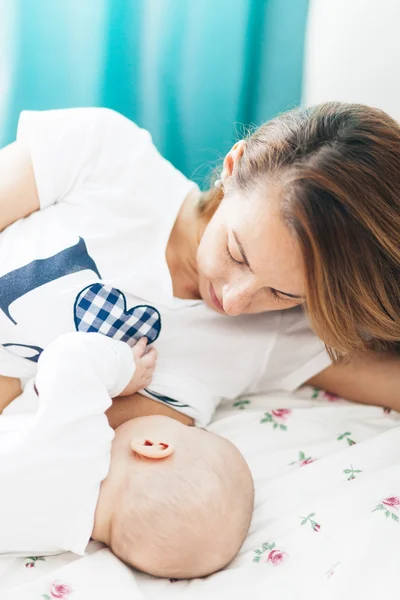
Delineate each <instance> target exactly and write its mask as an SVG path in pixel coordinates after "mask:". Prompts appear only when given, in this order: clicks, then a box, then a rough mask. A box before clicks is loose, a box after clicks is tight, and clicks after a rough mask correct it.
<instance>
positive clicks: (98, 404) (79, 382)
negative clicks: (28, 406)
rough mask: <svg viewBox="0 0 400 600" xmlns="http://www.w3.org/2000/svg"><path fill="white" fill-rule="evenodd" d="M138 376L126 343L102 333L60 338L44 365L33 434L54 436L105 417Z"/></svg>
mask: <svg viewBox="0 0 400 600" xmlns="http://www.w3.org/2000/svg"><path fill="white" fill-rule="evenodd" d="M133 372H134V361H133V356H132V350H131V348H130V347H129V346H128V344H125V343H124V342H120V341H117V340H114V339H112V338H109V337H107V336H104V335H101V334H98V333H77V332H74V333H67V334H65V335H62V336H60V337H59V338H57V339H56V340H55V341H54V342H52V343H51V344H49V346H48V347H47V348H46V349H45V350H44V352H43V353H42V355H41V357H40V359H39V363H38V372H37V375H36V381H35V385H36V389H37V393H38V397H39V408H38V412H37V415H36V419H35V426H34V427H33V430H34V431H36V432H39V433H40V435H43V430H44V429H46V431H48V432H49V433H50V432H51V433H52V434H53V433H54V432H56V431H57V429H65V428H66V427H67V426H68V425H70V424H71V423H72V422H74V421H78V420H81V419H84V418H86V417H89V416H92V415H100V416H101V417H104V413H105V411H106V410H107V409H108V408H109V407H110V406H111V398H113V397H115V396H117V395H118V394H119V393H120V392H121V391H122V390H123V389H124V388H125V387H126V386H127V384H128V383H129V381H130V379H131V377H132V375H133ZM104 418H105V417H104Z"/></svg>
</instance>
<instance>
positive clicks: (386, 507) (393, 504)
mask: <svg viewBox="0 0 400 600" xmlns="http://www.w3.org/2000/svg"><path fill="white" fill-rule="evenodd" d="M399 507H400V498H399V497H398V496H390V497H389V498H384V499H383V500H382V502H381V503H380V504H377V505H376V506H375V508H374V509H373V511H372V512H375V511H378V512H381V511H383V514H384V515H385V517H386V518H387V519H389V518H391V519H392V521H396V523H398V522H399V517H398V515H397V514H396V512H398V510H399ZM393 511H396V512H393Z"/></svg>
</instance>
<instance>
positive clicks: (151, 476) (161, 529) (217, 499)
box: [111, 429, 254, 579]
mask: <svg viewBox="0 0 400 600" xmlns="http://www.w3.org/2000/svg"><path fill="white" fill-rule="evenodd" d="M191 433H193V434H194V435H196V436H198V439H197V440H196V441H194V443H193V444H192V445H189V446H188V447H186V446H185V448H181V449H180V448H177V449H176V451H175V453H174V454H173V455H172V456H171V457H170V459H164V461H165V464H164V465H162V468H157V467H161V465H157V464H154V463H153V465H154V467H156V469H157V471H156V472H155V471H152V469H151V468H150V469H143V470H142V471H139V472H136V473H135V476H134V477H130V475H129V473H127V475H126V477H125V480H124V482H123V484H122V488H121V494H120V506H119V509H118V511H116V513H117V517H116V519H114V522H113V524H112V534H111V549H112V551H113V552H114V554H116V555H117V556H118V557H119V558H121V560H123V561H124V562H126V563H128V564H130V565H132V566H134V567H135V568H137V569H139V570H143V571H146V572H147V573H150V574H152V575H154V576H157V577H174V578H178V579H179V578H181V579H182V578H185V579H186V578H193V577H202V576H205V575H209V574H211V573H213V572H215V571H218V570H220V569H222V568H223V567H225V566H226V565H227V564H228V563H230V562H231V560H232V559H233V558H234V557H235V555H236V554H237V553H238V551H239V549H240V547H241V546H242V544H243V541H244V539H245V537H246V535H247V533H248V530H249V527H250V522H251V517H252V512H253V506H254V486H253V480H252V477H251V473H250V470H249V467H248V465H247V463H246V461H245V460H244V458H243V457H242V455H241V454H240V452H239V450H238V449H237V448H236V447H235V446H234V445H233V444H232V443H231V442H229V441H228V440H226V439H224V438H222V437H220V436H218V435H216V434H213V433H210V432H207V431H204V430H199V429H197V430H195V431H192V432H191ZM193 437H194V436H193ZM166 461H168V462H166ZM156 462H157V461H156ZM150 466H151V465H150Z"/></svg>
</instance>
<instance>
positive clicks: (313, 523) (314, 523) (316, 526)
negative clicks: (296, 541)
mask: <svg viewBox="0 0 400 600" xmlns="http://www.w3.org/2000/svg"><path fill="white" fill-rule="evenodd" d="M311 517H315V513H310V514H309V515H308V516H307V517H300V519H303V520H302V522H301V525H305V524H306V523H310V525H311V529H312V530H313V531H315V532H316V533H318V531H319V530H320V529H321V525H320V524H319V523H317V521H314V519H312V518H311Z"/></svg>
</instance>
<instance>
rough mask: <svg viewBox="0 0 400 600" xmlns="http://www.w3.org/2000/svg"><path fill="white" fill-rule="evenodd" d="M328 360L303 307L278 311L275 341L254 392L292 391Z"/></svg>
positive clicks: (323, 366) (327, 364)
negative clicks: (278, 317) (278, 318)
mask: <svg viewBox="0 0 400 600" xmlns="http://www.w3.org/2000/svg"><path fill="white" fill-rule="evenodd" d="M330 364H331V360H330V358H329V356H328V353H327V351H326V348H325V346H324V344H323V342H322V341H321V340H320V339H319V338H318V337H317V336H316V334H315V333H314V332H313V331H312V329H311V328H310V324H309V321H308V318H307V316H306V314H305V313H304V311H303V309H302V308H294V309H289V310H283V311H281V313H280V320H279V326H278V330H277V332H276V337H275V342H274V344H273V346H272V349H271V352H270V354H269V356H268V360H267V363H266V365H265V368H264V371H263V375H262V377H261V379H260V380H259V381H258V382H257V384H256V386H255V389H254V390H252V391H255V392H267V391H270V390H271V391H276V390H284V391H288V392H292V391H294V390H295V389H297V388H298V387H300V386H301V385H302V384H304V383H305V382H306V381H308V380H309V379H311V377H313V376H314V375H317V374H318V373H320V372H321V371H323V370H324V369H326V368H327V367H329V365H330Z"/></svg>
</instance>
